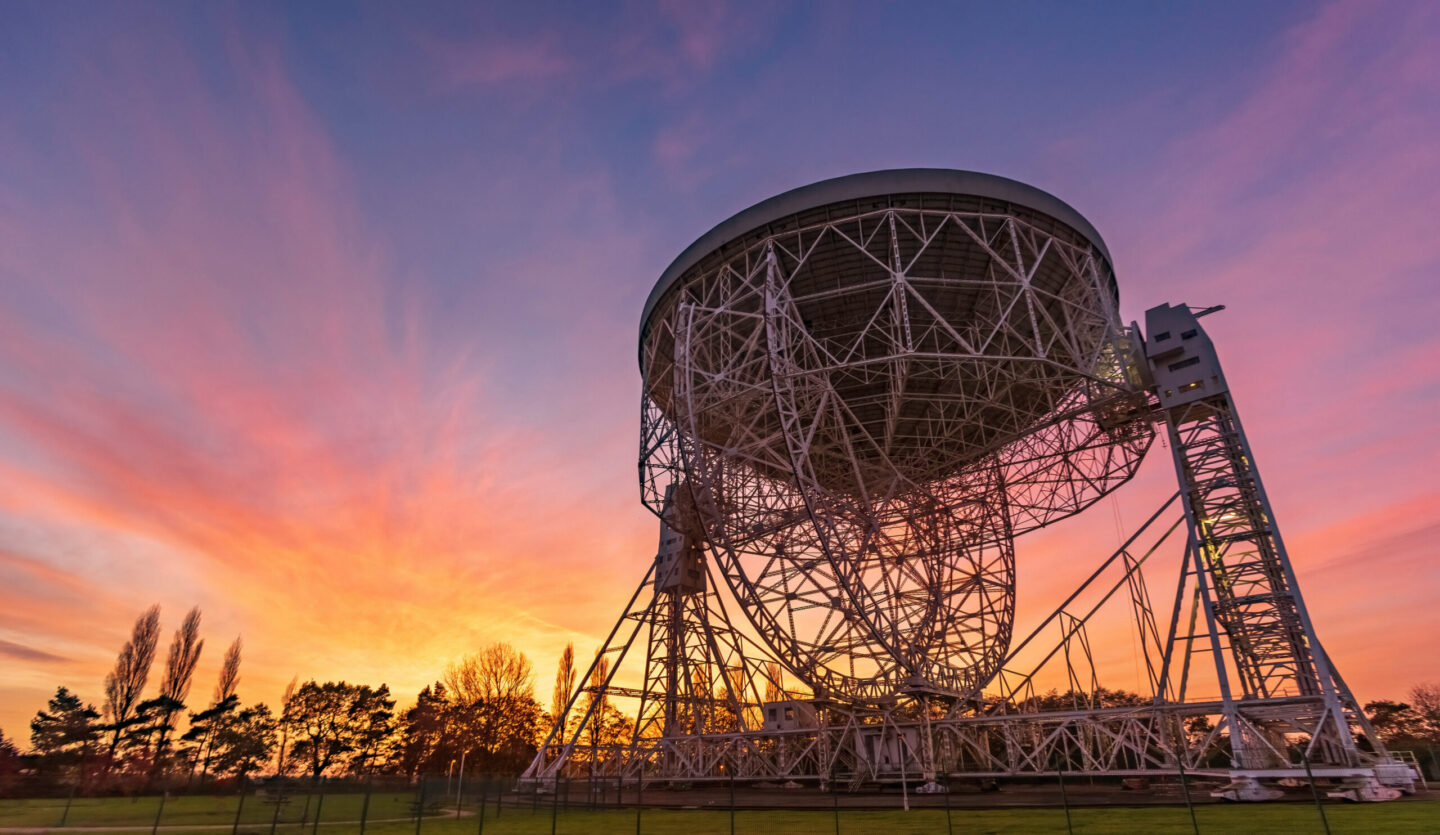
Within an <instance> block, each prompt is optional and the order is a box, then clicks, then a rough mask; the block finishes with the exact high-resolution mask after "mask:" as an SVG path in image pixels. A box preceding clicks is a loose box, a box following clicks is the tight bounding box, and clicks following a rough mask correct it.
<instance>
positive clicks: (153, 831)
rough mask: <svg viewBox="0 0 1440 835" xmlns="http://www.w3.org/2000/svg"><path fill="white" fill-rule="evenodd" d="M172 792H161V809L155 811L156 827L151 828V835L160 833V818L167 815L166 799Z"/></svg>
mask: <svg viewBox="0 0 1440 835" xmlns="http://www.w3.org/2000/svg"><path fill="white" fill-rule="evenodd" d="M169 794H170V792H167V791H162V792H160V808H159V809H156V810H155V825H154V826H152V827H150V835H156V833H158V832H159V831H160V816H161V815H163V814H165V797H166V796H167V795H169Z"/></svg>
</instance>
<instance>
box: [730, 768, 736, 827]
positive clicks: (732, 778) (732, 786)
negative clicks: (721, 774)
mask: <svg viewBox="0 0 1440 835" xmlns="http://www.w3.org/2000/svg"><path fill="white" fill-rule="evenodd" d="M730 835H735V770H734V769H733V768H732V769H731V770H730Z"/></svg>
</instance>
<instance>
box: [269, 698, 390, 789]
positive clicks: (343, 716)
mask: <svg viewBox="0 0 1440 835" xmlns="http://www.w3.org/2000/svg"><path fill="white" fill-rule="evenodd" d="M394 707H395V700H394V699H392V698H390V688H389V687H387V686H386V685H383V684H382V685H380V686H379V687H378V688H374V689H372V688H371V687H370V686H369V685H364V684H347V683H345V682H343V681H340V682H335V681H327V682H325V683H324V684H320V683H318V682H314V681H307V682H305V683H304V684H302V685H300V687H299V689H297V690H296V691H295V695H294V697H293V698H292V699H291V700H290V705H289V709H288V710H287V711H286V714H285V717H284V720H283V721H284V723H285V724H286V725H287V726H288V727H289V729H290V732H291V734H292V735H293V736H294V740H295V741H294V748H293V750H294V757H295V758H296V759H298V760H302V761H304V762H305V764H306V766H307V768H308V770H309V772H310V776H311V777H314V778H319V777H320V775H322V774H324V773H325V772H326V771H327V770H329V769H330V768H331V767H334V766H344V767H346V768H347V769H348V770H349V771H351V772H354V773H363V772H365V771H366V770H369V769H370V768H371V767H372V766H373V765H374V762H375V760H376V758H377V757H378V756H379V754H380V752H381V751H383V750H384V748H385V743H386V741H387V740H388V738H389V736H390V734H391V733H393V731H394V712H393V709H394Z"/></svg>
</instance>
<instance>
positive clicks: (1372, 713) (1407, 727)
mask: <svg viewBox="0 0 1440 835" xmlns="http://www.w3.org/2000/svg"><path fill="white" fill-rule="evenodd" d="M1365 715H1366V717H1368V718H1369V719H1370V726H1371V727H1373V728H1374V729H1375V733H1376V734H1377V735H1378V736H1379V737H1380V739H1381V741H1383V742H1384V743H1385V744H1386V745H1405V744H1414V743H1416V742H1418V741H1419V740H1420V739H1421V738H1422V737H1423V736H1424V731H1423V730H1422V729H1421V723H1420V716H1419V714H1417V713H1416V712H1415V708H1413V707H1411V706H1410V705H1408V704H1406V703H1405V702H1394V701H1390V700H1388V699H1381V700H1379V701H1374V702H1368V703H1366V705H1365Z"/></svg>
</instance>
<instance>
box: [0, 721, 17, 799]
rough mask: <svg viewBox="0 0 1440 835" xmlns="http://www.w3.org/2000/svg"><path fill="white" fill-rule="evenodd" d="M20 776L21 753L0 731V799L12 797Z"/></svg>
mask: <svg viewBox="0 0 1440 835" xmlns="http://www.w3.org/2000/svg"><path fill="white" fill-rule="evenodd" d="M19 776H20V751H19V749H17V748H16V747H15V743H13V742H11V741H10V740H9V739H8V738H7V737H6V736H5V731H4V730H0V797H12V796H14V794H15V784H16V783H17V782H18V781H19Z"/></svg>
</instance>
